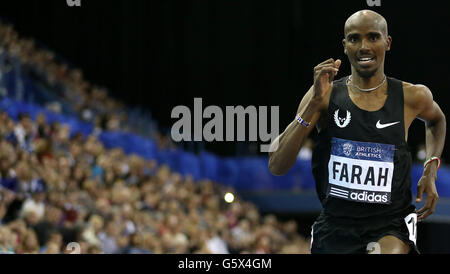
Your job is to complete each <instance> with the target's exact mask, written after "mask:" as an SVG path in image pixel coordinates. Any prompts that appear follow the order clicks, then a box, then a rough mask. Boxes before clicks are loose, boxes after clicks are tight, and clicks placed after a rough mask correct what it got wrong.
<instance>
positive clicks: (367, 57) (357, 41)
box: [343, 19, 392, 78]
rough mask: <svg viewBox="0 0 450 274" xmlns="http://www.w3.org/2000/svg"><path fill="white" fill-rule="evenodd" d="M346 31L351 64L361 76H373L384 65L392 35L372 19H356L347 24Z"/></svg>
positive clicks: (345, 50) (345, 40) (346, 51)
mask: <svg viewBox="0 0 450 274" xmlns="http://www.w3.org/2000/svg"><path fill="white" fill-rule="evenodd" d="M345 33H346V36H345V39H344V40H343V45H344V52H345V54H346V55H347V56H348V59H349V61H350V64H351V65H352V67H353V68H354V69H355V70H356V72H357V73H358V74H359V75H360V76H361V77H365V78H369V77H372V76H373V75H375V73H376V72H377V71H378V70H379V68H380V67H382V66H383V65H384V57H385V54H386V51H388V50H389V49H390V45H391V40H392V39H391V37H390V36H387V35H386V33H385V32H383V30H382V27H380V24H378V23H376V21H375V22H374V21H372V20H358V19H356V20H355V21H354V22H351V23H350V24H349V25H348V26H346V31H345Z"/></svg>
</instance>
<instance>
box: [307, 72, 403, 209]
mask: <svg viewBox="0 0 450 274" xmlns="http://www.w3.org/2000/svg"><path fill="white" fill-rule="evenodd" d="M347 79H348V76H347V77H343V78H341V79H339V80H336V81H334V83H333V90H332V93H331V95H330V96H331V97H330V103H329V107H328V117H327V118H328V126H327V127H326V128H325V129H323V130H321V132H319V134H318V142H317V143H316V145H315V147H314V151H313V157H312V171H313V175H314V179H315V181H316V191H317V194H318V196H319V199H320V201H321V203H322V206H323V208H324V210H323V212H324V213H325V214H328V215H331V216H335V217H349V218H363V217H374V216H383V215H395V214H399V213H403V212H406V211H408V210H411V206H412V204H411V202H412V193H411V177H410V173H411V162H412V159H411V154H410V152H409V149H408V145H407V143H406V141H405V125H404V98H403V87H402V82H401V81H399V80H397V79H394V78H390V77H388V78H387V83H388V96H387V99H386V101H385V104H384V106H383V107H382V108H381V109H379V110H377V111H366V110H362V109H360V108H359V107H358V106H356V105H355V104H354V103H353V101H352V100H351V99H350V96H349V94H348V90H347V85H346V81H347Z"/></svg>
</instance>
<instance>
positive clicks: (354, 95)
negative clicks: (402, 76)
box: [348, 89, 388, 111]
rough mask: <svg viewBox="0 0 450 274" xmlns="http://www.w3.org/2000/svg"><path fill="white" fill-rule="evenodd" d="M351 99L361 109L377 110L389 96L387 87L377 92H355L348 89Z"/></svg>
mask: <svg viewBox="0 0 450 274" xmlns="http://www.w3.org/2000/svg"><path fill="white" fill-rule="evenodd" d="M348 95H349V97H350V100H351V101H352V102H353V103H354V104H355V105H356V106H357V107H358V108H360V109H362V110H366V111H377V110H379V109H381V108H382V107H383V106H384V105H385V103H386V100H387V98H388V93H387V89H383V90H380V91H379V92H376V93H362V92H354V91H352V90H351V89H349V91H348Z"/></svg>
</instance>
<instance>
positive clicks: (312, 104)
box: [269, 59, 341, 175]
mask: <svg viewBox="0 0 450 274" xmlns="http://www.w3.org/2000/svg"><path fill="white" fill-rule="evenodd" d="M340 64H341V61H340V60H336V61H334V60H333V59H329V60H327V61H325V62H322V63H320V64H319V65H317V66H316V67H315V68H314V85H313V86H312V87H311V88H310V89H309V90H308V92H307V93H306V94H305V96H304V97H303V99H302V101H301V102H300V105H299V107H298V109H297V114H299V115H300V116H301V117H302V119H303V120H305V121H307V122H309V123H310V126H309V127H304V126H302V125H300V124H299V123H297V121H295V120H294V121H292V122H291V123H290V124H289V125H288V127H287V128H286V129H285V130H284V132H283V133H281V134H280V136H278V137H277V138H276V139H275V140H274V142H273V143H272V145H271V149H270V150H271V151H273V152H271V153H269V156H270V159H269V169H270V172H271V173H272V174H274V175H284V174H286V173H287V172H288V171H289V169H291V167H292V166H293V165H294V163H295V160H296V159H297V155H298V152H299V151H300V149H301V147H302V146H303V143H304V141H305V140H306V138H307V137H308V135H309V134H310V133H311V131H312V129H313V128H314V126H315V125H316V123H317V121H318V120H319V118H320V115H321V112H322V111H323V110H324V109H326V107H327V106H328V100H329V94H330V91H331V89H332V88H333V86H332V82H333V79H334V76H336V74H337V72H338V69H339V66H340Z"/></svg>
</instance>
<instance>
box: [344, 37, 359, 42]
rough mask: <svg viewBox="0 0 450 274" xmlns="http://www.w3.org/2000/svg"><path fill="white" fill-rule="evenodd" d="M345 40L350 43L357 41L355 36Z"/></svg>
mask: <svg viewBox="0 0 450 274" xmlns="http://www.w3.org/2000/svg"><path fill="white" fill-rule="evenodd" d="M347 40H348V41H349V42H350V43H355V42H356V41H357V40H358V39H357V37H356V36H350V37H348V39H347Z"/></svg>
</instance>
